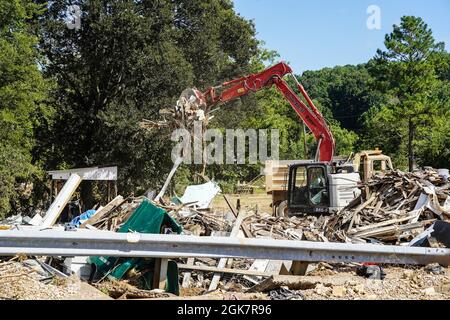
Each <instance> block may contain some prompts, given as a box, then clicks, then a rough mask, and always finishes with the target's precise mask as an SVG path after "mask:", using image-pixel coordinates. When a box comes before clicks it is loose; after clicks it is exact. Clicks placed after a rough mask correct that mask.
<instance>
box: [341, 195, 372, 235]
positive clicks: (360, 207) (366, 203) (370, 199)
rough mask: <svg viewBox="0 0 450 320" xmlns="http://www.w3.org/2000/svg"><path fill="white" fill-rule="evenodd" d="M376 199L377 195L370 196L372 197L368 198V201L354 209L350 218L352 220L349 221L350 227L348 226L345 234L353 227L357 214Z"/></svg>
mask: <svg viewBox="0 0 450 320" xmlns="http://www.w3.org/2000/svg"><path fill="white" fill-rule="evenodd" d="M376 197H377V194H375V193H374V194H372V196H371V197H370V198H369V200H367V201H366V202H364V203H363V204H361V205H360V206H359V207H358V208H356V210H355V212H353V216H352V220H351V221H350V225H349V226H348V229H347V232H348V231H350V230H351V229H352V227H353V224H354V223H355V220H356V216H357V215H358V213H359V212H361V211H362V210H363V209H364V208H365V207H367V206H368V205H369V204H370V203H372V201H373V200H374V199H375V198H376Z"/></svg>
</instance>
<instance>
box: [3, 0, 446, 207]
mask: <svg viewBox="0 0 450 320" xmlns="http://www.w3.org/2000/svg"><path fill="white" fill-rule="evenodd" d="M69 5H77V6H79V8H80V9H81V11H80V12H81V16H80V28H68V26H67V22H70V19H72V17H70V16H69V15H68V12H67V10H68V6H69ZM255 34H256V30H255V27H254V25H253V23H252V22H251V21H247V20H245V19H244V18H242V17H241V16H239V15H238V14H236V12H235V11H234V9H233V3H232V1H231V0H208V1H207V0H157V1H155V0H152V1H150V0H140V1H131V0H123V1H118V0H73V1H63V0H57V1H44V0H34V1H26V0H12V1H11V0H0V146H1V150H0V215H3V214H5V213H7V212H9V211H11V205H12V206H14V205H15V203H16V202H17V198H18V194H20V192H21V191H20V188H19V187H20V186H23V183H24V182H34V184H35V186H36V183H38V182H39V181H40V180H41V175H40V174H41V173H42V172H43V170H49V169H63V168H73V167H86V166H93V165H109V164H114V165H118V166H119V168H120V169H119V173H120V177H119V178H120V180H119V189H120V192H121V193H122V194H123V195H128V194H132V193H135V194H141V193H142V192H144V191H145V190H147V189H149V188H154V189H158V188H159V187H160V186H161V184H162V183H163V181H164V180H165V177H166V176H165V175H166V173H167V172H168V171H169V170H170V168H171V166H172V162H171V158H170V152H171V148H172V145H171V142H170V139H169V137H170V132H169V130H164V129H161V130H156V131H151V132H148V131H145V130H141V129H140V128H139V126H138V123H139V121H141V120H142V119H149V120H156V119H159V117H160V116H159V111H160V110H161V109H163V108H166V107H168V106H171V105H173V104H174V103H175V101H176V100H177V98H178V97H179V94H180V93H181V92H182V91H183V90H184V89H185V88H187V87H192V86H195V87H198V88H200V89H204V88H206V87H208V86H212V85H216V84H218V83H221V82H223V81H226V80H229V79H233V78H236V77H239V76H242V75H244V74H248V73H251V72H257V71H261V70H263V69H264V68H265V67H266V66H267V65H270V64H272V63H275V62H277V61H278V60H279V56H278V55H277V54H276V52H273V51H268V50H265V49H264V48H263V47H264V45H263V44H262V43H260V42H258V41H257V40H256V37H255ZM443 48H444V47H443V44H440V43H438V42H436V40H435V39H434V38H433V34H432V31H431V30H430V29H429V27H428V26H427V25H426V24H425V22H424V21H422V20H421V19H420V18H416V17H403V18H402V20H401V23H400V25H399V26H394V28H393V32H392V33H390V34H388V35H387V36H386V41H385V49H384V50H379V51H378V53H377V54H376V55H375V57H374V58H373V59H372V60H370V61H369V62H367V63H366V64H361V65H357V66H351V65H348V66H338V67H334V68H325V69H322V70H318V71H307V72H305V73H304V74H302V75H298V79H299V80H300V82H302V83H303V85H304V86H305V88H306V90H307V91H308V92H309V94H310V96H311V98H312V99H313V101H314V102H315V104H316V105H317V107H318V108H319V109H320V110H321V112H322V113H323V115H324V116H325V118H326V120H327V122H328V123H329V125H330V127H331V130H332V131H333V134H334V136H335V139H336V143H337V152H336V153H337V155H342V156H346V155H349V154H350V153H351V152H355V151H358V150H360V149H373V148H375V147H380V148H381V149H383V151H384V153H386V154H388V155H391V156H393V158H394V160H395V165H396V166H399V167H401V168H402V169H406V168H407V166H408V164H409V165H410V166H412V165H413V164H415V163H416V164H417V165H422V166H423V165H430V166H435V167H450V162H449V161H450V160H449V159H450V139H448V136H449V135H450V121H448V119H449V118H450V82H449V80H450V54H449V53H448V52H446V51H445V50H444V49H443ZM214 115H215V118H214V119H213V121H212V122H211V127H215V128H219V129H221V130H224V129H233V128H242V129H247V128H253V129H279V131H280V156H281V158H282V159H301V158H311V157H313V156H314V153H315V141H314V139H313V137H312V135H311V134H310V133H309V132H308V130H305V128H304V127H303V124H302V123H301V122H300V121H299V120H298V117H297V115H296V114H295V112H294V111H293V110H292V108H291V107H290V106H289V104H288V103H287V102H286V100H285V99H284V98H283V97H282V96H281V95H280V94H279V93H278V92H277V91H276V90H275V89H274V88H271V89H269V90H264V91H260V92H258V93H256V94H251V95H249V96H246V97H244V98H241V99H239V100H237V101H234V102H232V103H229V104H227V106H226V107H223V108H222V109H221V111H220V112H217V113H215V114H214ZM260 169H261V167H260V166H258V165H241V166H235V165H228V166H221V165H213V166H210V167H208V169H207V175H208V176H210V177H214V178H215V179H216V180H218V181H219V182H221V183H222V185H223V186H224V187H225V189H226V191H231V186H232V185H234V184H235V183H236V182H237V181H239V180H240V181H250V180H252V179H253V178H254V177H256V176H258V175H259V173H260ZM196 171H197V172H198V171H200V170H199V168H198V167H196V166H186V165H185V166H183V167H182V168H181V169H180V170H179V171H178V173H177V175H176V177H175V181H176V182H177V183H176V185H177V186H178V187H179V188H177V191H178V192H182V190H183V186H184V185H186V184H188V183H192V181H194V175H193V174H194V172H196ZM90 186H91V185H83V189H84V191H83V192H84V193H85V194H89V193H91V191H92V190H90ZM227 186H228V187H230V188H227ZM22 189H23V188H22Z"/></svg>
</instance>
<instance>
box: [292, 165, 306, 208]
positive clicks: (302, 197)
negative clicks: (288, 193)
mask: <svg viewBox="0 0 450 320" xmlns="http://www.w3.org/2000/svg"><path fill="white" fill-rule="evenodd" d="M294 177H295V181H294V188H293V194H292V203H293V204H295V205H306V204H307V203H308V187H307V184H306V182H307V177H306V170H305V168H304V167H298V168H297V169H296V170H295V175H294Z"/></svg>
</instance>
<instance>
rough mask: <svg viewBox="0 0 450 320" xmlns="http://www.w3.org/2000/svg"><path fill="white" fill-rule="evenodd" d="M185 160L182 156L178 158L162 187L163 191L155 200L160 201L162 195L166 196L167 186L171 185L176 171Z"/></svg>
mask: <svg viewBox="0 0 450 320" xmlns="http://www.w3.org/2000/svg"><path fill="white" fill-rule="evenodd" d="M182 162H183V159H182V158H178V159H177V160H176V161H175V163H174V164H173V167H172V170H170V173H169V175H168V176H167V179H166V182H165V183H164V186H163V187H162V189H161V191H160V192H159V194H158V195H157V196H156V198H155V202H158V201H159V200H161V198H162V197H164V194H165V193H166V190H167V188H168V187H169V184H170V181H172V178H173V176H174V175H175V172H177V170H178V167H179V166H180V165H181V163H182Z"/></svg>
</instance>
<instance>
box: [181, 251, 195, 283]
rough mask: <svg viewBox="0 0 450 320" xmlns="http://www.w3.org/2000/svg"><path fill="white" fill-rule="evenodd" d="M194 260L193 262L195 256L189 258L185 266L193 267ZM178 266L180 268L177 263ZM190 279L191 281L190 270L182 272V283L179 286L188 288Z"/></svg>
mask: <svg viewBox="0 0 450 320" xmlns="http://www.w3.org/2000/svg"><path fill="white" fill-rule="evenodd" d="M194 262H195V258H189V259H188V261H187V264H186V265H185V266H190V267H193V266H194ZM178 267H179V268H180V269H181V267H180V264H179V265H178ZM190 281H191V273H190V272H186V273H185V274H184V277H183V283H182V285H181V286H182V287H183V288H189V286H190Z"/></svg>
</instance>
